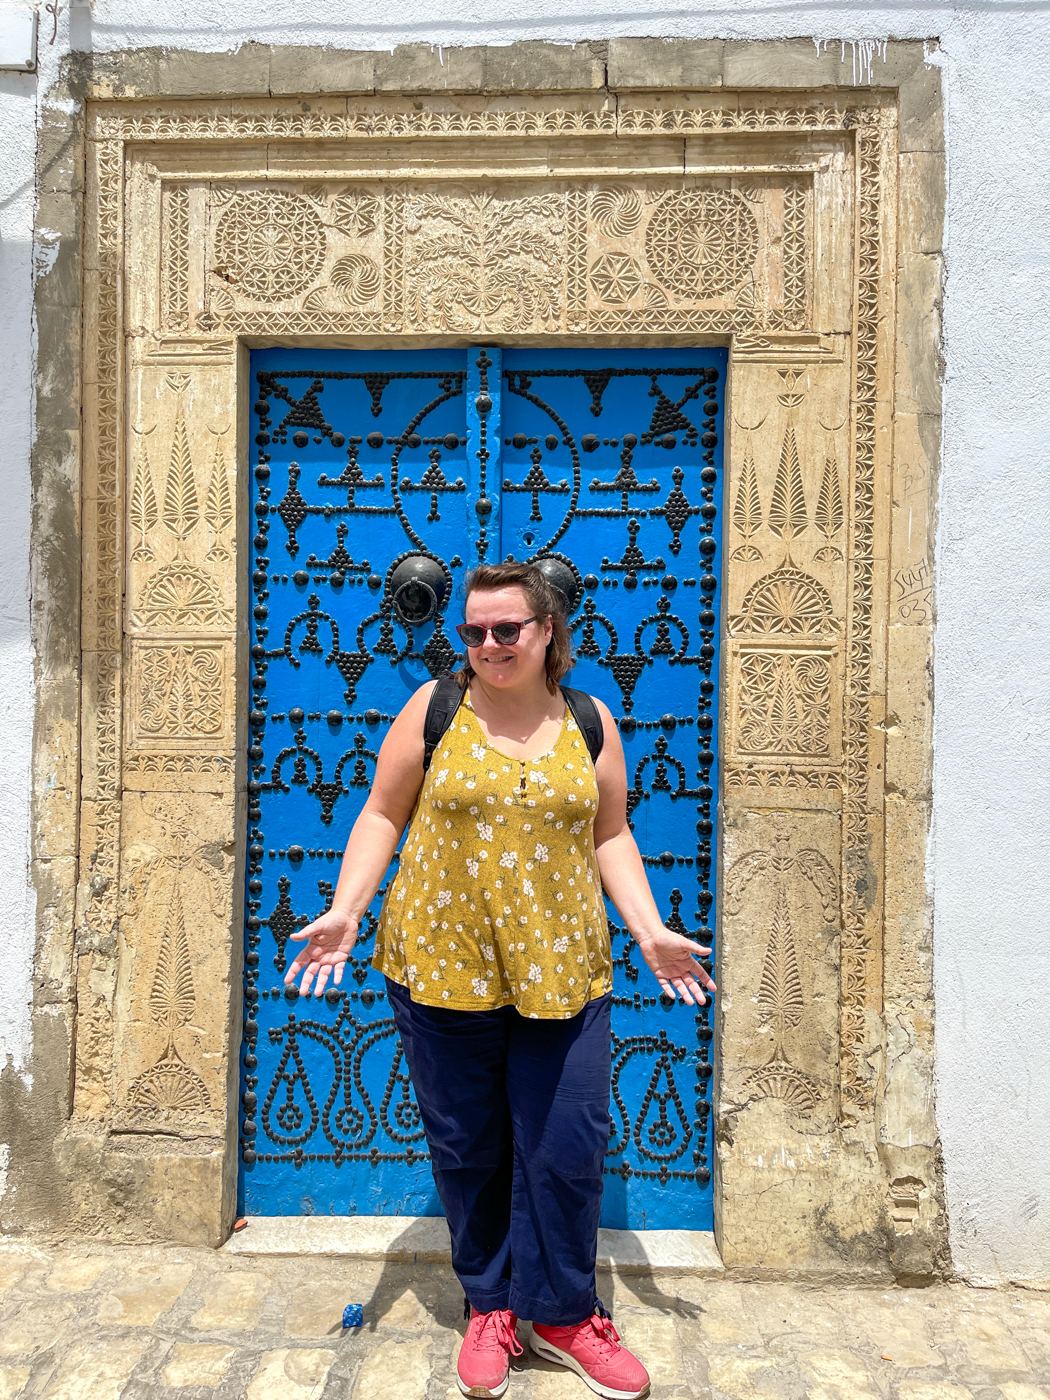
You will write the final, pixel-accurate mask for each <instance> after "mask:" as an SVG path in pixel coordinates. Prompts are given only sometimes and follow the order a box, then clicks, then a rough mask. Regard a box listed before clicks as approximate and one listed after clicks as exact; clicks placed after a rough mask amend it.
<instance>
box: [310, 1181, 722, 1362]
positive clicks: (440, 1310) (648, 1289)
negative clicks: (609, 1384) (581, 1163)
mask: <svg viewBox="0 0 1050 1400" xmlns="http://www.w3.org/2000/svg"><path fill="white" fill-rule="evenodd" d="M623 1190H624V1183H623V1181H622V1178H620V1177H619V1176H618V1175H610V1176H608V1177H606V1183H605V1202H604V1209H603V1215H604V1216H605V1218H606V1219H610V1218H611V1219H617V1218H620V1219H622V1218H623V1212H622V1211H621V1209H620V1207H621V1206H622V1205H624V1204H625V1202H624V1200H623ZM428 1206H430V1207H431V1208H433V1209H439V1208H440V1207H439V1206H438V1202H437V1198H436V1196H435V1197H434V1199H433V1201H432V1202H428ZM381 1218H382V1217H380V1219H381ZM392 1224H393V1219H391V1225H392ZM376 1247H377V1249H378V1248H381V1249H382V1268H381V1271H380V1274H379V1277H378V1278H377V1279H376V1281H375V1284H374V1286H373V1288H372V1292H371V1295H370V1297H368V1298H362V1299H360V1300H359V1301H360V1302H361V1303H362V1304H363V1323H362V1329H363V1330H364V1331H365V1332H367V1333H375V1332H376V1331H378V1330H380V1329H382V1330H384V1331H386V1330H388V1329H396V1328H398V1327H402V1326H403V1327H405V1328H411V1329H413V1330H416V1329H419V1328H420V1327H421V1326H425V1325H426V1323H425V1321H424V1319H429V1320H431V1321H432V1322H433V1323H436V1324H437V1325H438V1326H439V1327H441V1328H448V1329H450V1330H454V1331H456V1332H458V1333H459V1335H460V1336H461V1337H462V1335H463V1334H464V1333H465V1331H466V1320H465V1317H464V1297H463V1290H462V1288H461V1286H460V1284H459V1281H458V1279H457V1278H456V1276H455V1274H454V1272H453V1270H452V1261H451V1254H450V1247H449V1234H448V1227H447V1225H446V1224H445V1220H444V1217H443V1216H441V1215H425V1216H414V1217H412V1218H410V1219H407V1220H405V1223H404V1227H403V1228H402V1229H400V1230H398V1231H397V1232H396V1233H393V1234H390V1235H386V1233H385V1231H384V1238H383V1239H382V1241H381V1242H380V1241H378V1240H377V1242H376ZM672 1279H673V1276H672ZM672 1279H669V1278H668V1277H667V1275H666V1274H665V1273H664V1271H663V1270H656V1269H654V1268H653V1267H652V1265H651V1264H649V1263H648V1261H647V1259H646V1255H645V1248H644V1235H643V1236H641V1237H640V1236H639V1235H638V1234H637V1233H635V1232H633V1231H624V1230H609V1229H601V1230H599V1235H598V1280H597V1281H598V1295H599V1297H600V1298H601V1300H602V1302H603V1304H604V1305H605V1307H606V1308H607V1310H608V1311H609V1312H610V1313H611V1314H612V1315H613V1319H614V1321H615V1317H616V1303H617V1301H618V1302H620V1303H624V1302H625V1297H624V1295H625V1294H626V1295H628V1297H629V1298H630V1302H629V1303H628V1304H627V1305H628V1306H632V1307H633V1306H641V1307H645V1308H651V1309H654V1310H656V1311H658V1312H660V1313H662V1314H665V1315H667V1316H674V1317H679V1318H694V1319H695V1318H697V1317H699V1315H700V1312H701V1308H700V1306H699V1305H698V1304H696V1303H694V1302H690V1301H688V1300H686V1299H684V1298H681V1297H679V1296H678V1295H677V1294H676V1293H673V1292H667V1291H665V1288H664V1286H663V1285H664V1284H665V1283H668V1282H672ZM672 1286H673V1284H672ZM339 1330H340V1329H339V1328H338V1327H337V1328H334V1329H333V1331H335V1332H338V1331H339ZM526 1333H527V1327H526V1326H525V1325H524V1324H522V1325H520V1326H519V1336H520V1337H521V1338H522V1340H523V1341H524V1340H525V1336H526ZM526 1363H527V1364H528V1365H530V1366H539V1367H540V1368H541V1369H544V1370H551V1371H556V1370H558V1369H559V1368H558V1367H554V1366H551V1365H550V1364H549V1363H547V1362H541V1361H540V1360H539V1358H538V1357H536V1356H530V1355H529V1353H528V1352H527V1351H526V1353H525V1354H524V1355H523V1356H522V1357H521V1358H520V1360H519V1361H518V1363H517V1364H518V1365H519V1366H520V1365H524V1364H526Z"/></svg>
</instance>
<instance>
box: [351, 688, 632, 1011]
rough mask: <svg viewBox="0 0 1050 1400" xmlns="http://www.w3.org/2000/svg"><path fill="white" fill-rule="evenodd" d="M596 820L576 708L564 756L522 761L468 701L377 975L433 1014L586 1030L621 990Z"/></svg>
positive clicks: (418, 821) (416, 818)
mask: <svg viewBox="0 0 1050 1400" xmlns="http://www.w3.org/2000/svg"><path fill="white" fill-rule="evenodd" d="M597 810H598V783H597V779H596V778H595V774H594V764H593V763H592V762H591V756H590V754H589V753H588V752H587V745H586V743H585V742H584V738H583V735H582V734H581V733H580V730H579V728H578V727H577V725H576V721H575V720H574V719H573V717H572V713H571V712H570V711H569V710H568V708H566V711H565V718H564V720H563V722H562V727H561V732H560V733H559V735H558V738H557V741H556V742H555V745H554V747H553V748H552V749H551V750H550V751H549V752H548V753H546V754H544V755H543V756H542V757H541V758H537V759H533V760H526V761H523V760H521V759H517V758H508V757H507V755H506V754H502V753H500V751H499V750H498V749H497V748H494V747H493V746H492V744H490V743H489V741H488V740H487V739H486V738H485V735H484V734H483V732H482V729H481V726H480V725H479V723H478V720H477V716H476V715H475V714H474V710H473V707H472V706H471V703H470V697H469V695H467V696H465V697H464V699H463V703H462V705H461V706H460V708H459V710H458V712H457V714H456V717H455V719H454V720H453V721H452V724H451V726H450V727H449V729H448V730H447V732H446V733H445V735H444V737H443V738H442V740H441V742H440V743H439V745H438V747H437V749H436V750H435V752H434V757H433V759H432V761H431V764H430V769H429V771H428V773H427V776H426V778H425V779H424V782H423V786H422V788H421V789H420V793H419V800H418V802H417V803H416V810H415V812H414V813H413V814H412V820H411V823H410V824H409V828H408V834H407V836H406V837H405V842H404V846H403V847H402V850H401V861H400V864H399V866H398V870H397V873H396V875H395V876H394V878H393V879H392V880H391V882H390V885H389V887H388V889H387V893H386V898H385V899H384V901H383V909H382V913H381V914H380V917H379V927H378V930H377V932H376V949H375V955H374V957H373V959H372V965H373V967H375V968H378V969H379V971H381V972H383V973H385V975H386V976H387V977H389V978H391V979H392V980H393V981H395V982H398V983H399V984H400V985H401V986H402V987H406V988H407V989H408V991H409V993H410V995H411V997H412V999H413V1001H418V1002H422V1003H423V1004H424V1005H426V1006H447V1007H449V1008H451V1009H453V1010H456V1011H485V1010H491V1009H492V1008H494V1007H499V1006H515V1007H517V1009H518V1011H519V1012H520V1013H521V1015H523V1016H529V1017H534V1018H545V1019H552V1020H555V1019H567V1018H568V1017H570V1016H575V1015H576V1014H577V1012H579V1011H580V1010H581V1009H582V1007H583V1006H584V1004H585V1003H586V1002H588V1001H591V1000H593V999H594V998H595V997H599V996H603V995H604V994H605V993H606V992H608V991H610V990H611V988H612V964H611V955H610V950H609V927H608V923H607V921H606V917H605V905H604V903H603V901H602V889H601V879H600V877H599V874H598V861H597V858H596V856H595V851H594V818H595V814H596V812H597Z"/></svg>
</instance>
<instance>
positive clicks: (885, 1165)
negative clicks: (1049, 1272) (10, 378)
mask: <svg viewBox="0 0 1050 1400" xmlns="http://www.w3.org/2000/svg"><path fill="white" fill-rule="evenodd" d="M898 135H899V129H898V104H897V97H896V94H895V92H893V91H889V90H887V91H880V90H876V89H866V90H862V91H854V92H850V91H845V90H838V91H824V92H806V91H802V90H794V91H791V92H787V93H785V92H782V91H780V92H777V91H755V90H747V89H739V90H735V89H727V88H719V89H715V90H710V91H703V92H686V91H666V90H665V91H660V92H653V91H651V90H647V91H638V92H632V91H622V92H618V93H616V94H611V93H610V92H608V91H607V90H597V91H588V92H564V93H559V94H557V95H556V96H541V95H538V94H526V95H520V96H505V97H480V96H449V95H447V94H442V95H440V96H418V95H413V96H412V97H410V98H408V97H401V96H389V97H374V98H363V99H360V100H358V99H347V98H335V97H332V98H328V97H321V98H312V99H310V100H309V101H308V102H305V101H301V100H298V99H296V100H292V99H277V98H274V99H253V100H238V101H236V102H234V101H225V100H223V101H208V102H203V101H202V102H179V103H175V102H170V101H148V102H143V101H137V102H120V101H99V102H97V103H94V104H92V105H91V106H90V108H89V114H88V143H87V144H88V163H87V177H88V184H87V211H88V216H87V227H86V258H85V303H86V316H85V326H86V333H85V345H84V419H85V435H84V444H85V448H84V478H83V481H84V485H83V538H84V554H83V558H84V574H83V599H84V607H83V707H82V715H83V734H82V742H83V754H84V764H83V788H82V794H81V797H82V802H81V843H80V845H81V862H80V886H79V891H78V910H79V915H78V918H79V929H80V932H79V948H80V956H79V960H78V973H77V1014H78V1032H77V1038H76V1044H77V1063H76V1076H75V1085H76V1092H75V1101H74V1108H73V1121H72V1124H71V1131H72V1135H73V1137H74V1138H76V1136H77V1134H80V1138H81V1139H82V1140H83V1141H85V1142H86V1141H87V1140H88V1139H89V1138H91V1137H92V1135H94V1136H95V1137H96V1138H97V1137H98V1135H99V1134H103V1135H119V1136H120V1137H121V1138H122V1140H126V1141H135V1140H136V1135H137V1140H139V1141H142V1142H145V1141H147V1140H149V1141H150V1142H152V1144H154V1146H153V1148H152V1149H151V1152H147V1153H144V1154H142V1165H141V1167H140V1168H139V1169H138V1170H139V1177H138V1178H137V1179H138V1180H139V1181H140V1183H141V1186H140V1189H141V1191H142V1192H143V1196H144V1200H143V1203H142V1204H141V1206H139V1207H137V1211H138V1213H139V1214H140V1215H141V1216H142V1218H143V1219H144V1220H147V1221H148V1223H147V1224H146V1225H145V1226H144V1227H143V1228H144V1229H145V1230H147V1231H152V1232H153V1233H156V1234H160V1235H162V1236H166V1237H168V1238H181V1239H199V1238H206V1239H210V1240H212V1241H217V1240H219V1239H220V1238H222V1237H223V1236H224V1234H225V1233H226V1231H227V1229H228V1227H229V1224H230V1221H231V1219H232V1213H233V1210H234V1204H235V1192H234V1184H235V1179H236V1149H237V1141H236V1117H235V1095H236V1090H237V1066H236V1059H237V1046H238V1043H239V1023H240V1019H241V1012H242V1008H241V1006H240V1004H239V997H240V992H239V990H238V989H239V987H240V968H239V960H240V957H241V935H240V929H241V889H242V882H243V859H244V853H243V851H242V850H240V849H239V848H238V841H239V833H241V832H243V831H244V830H245V829H246V823H245V819H244V813H245V790H246V781H247V773H246V760H245V756H244V755H245V749H246V709H247V706H246V704H245V697H246V695H247V685H248V674H247V664H246V662H247V656H246V638H247V631H246V609H247V607H248V597H247V593H246V588H245V586H244V580H243V579H242V573H243V569H242V567H241V563H240V562H239V561H241V560H242V559H243V558H244V550H245V545H246V541H247V537H248V532H249V530H250V528H251V526H250V522H249V521H248V520H247V519H246V500H247V493H246V490H245V486H244V483H245V480H246V472H247V457H246V447H247V442H246V434H247V425H248V416H247V406H248V404H249V403H250V392H251V389H250V385H249V384H248V383H247V382H246V360H247V356H246V349H245V347H246V345H247V344H258V343H262V342H265V341H269V340H281V341H283V342H286V343H289V344H298V345H302V344H342V345H361V346H364V345H375V346H387V347H389V346H410V345H423V344H436V343H443V344H449V343H455V344H467V343H470V342H474V343H476V342H477V341H478V340H479V338H480V339H482V340H484V339H485V338H486V337H489V338H492V339H493V340H499V341H502V342H503V343H520V344H528V343H546V344H554V343H561V344H573V343H579V341H580V340H581V338H583V337H586V343H588V344H591V345H594V344H599V345H600V344H605V345H609V346H613V345H625V344H635V345H639V344H641V345H644V344H690V343H692V344H702V343H711V342H712V341H716V342H720V343H725V342H727V341H728V342H729V343H730V345H731V359H730V384H729V400H728V402H729V409H728V411H727V425H728V424H729V422H730V421H731V424H732V426H731V428H730V429H729V433H730V441H729V444H728V447H729V457H728V458H727V460H729V461H730V463H731V465H730V470H729V480H728V489H727V496H726V500H725V508H726V519H727V525H726V550H725V552H726V575H725V581H724V592H725V606H724V615H725V616H727V618H728V628H727V642H728V647H727V653H726V663H727V669H726V679H727V696H728V700H727V703H726V706H725V709H724V713H723V716H722V728H723V742H724V744H725V748H724V750H723V752H724V753H725V754H726V755H727V758H726V765H725V777H724V791H723V793H722V802H723V813H722V849H721V862H722V871H723V874H722V881H721V882H720V883H721V885H722V888H723V889H724V891H725V894H724V897H723V899H724V904H723V908H722V910H721V911H720V912H721V952H720V960H721V963H720V969H719V971H720V985H721V995H720V998H719V1001H718V1022H717V1024H718V1042H719V1045H718V1068H717V1078H718V1083H717V1087H716V1095H715V1105H716V1107H715V1114H716V1135H717V1151H718V1157H717V1162H718V1168H717V1170H718V1173H719V1191H718V1193H717V1194H718V1199H717V1203H716V1219H717V1229H718V1235H719V1243H720V1246H721V1248H722V1250H723V1255H724V1257H725V1258H726V1260H727V1262H730V1263H735V1264H740V1265H742V1266H746V1267H749V1268H762V1267H767V1268H771V1269H779V1268H783V1267H792V1266H795V1265H797V1266H799V1267H810V1268H813V1267H822V1268H823V1267H827V1268H851V1269H852V1268H861V1269H869V1270H876V1271H877V1270H878V1269H883V1270H884V1269H885V1268H886V1260H887V1258H889V1257H891V1256H892V1255H893V1251H894V1249H895V1248H897V1245H896V1244H895V1243H894V1238H893V1230H894V1227H893V1225H892V1224H891V1219H896V1217H895V1216H893V1210H894V1209H895V1208H897V1207H896V1206H895V1205H894V1203H895V1202H898V1198H900V1197H901V1196H902V1194H903V1195H904V1196H907V1199H908V1202H911V1201H912V1197H914V1210H912V1209H911V1206H910V1205H909V1206H908V1207H907V1210H906V1212H905V1213H906V1214H908V1211H910V1215H908V1221H909V1223H908V1230H910V1229H911V1222H912V1221H913V1220H914V1219H915V1218H916V1217H917V1216H918V1215H920V1214H922V1213H923V1212H925V1214H924V1215H923V1220H927V1219H933V1217H934V1216H935V1215H936V1212H937V1204H936V1199H935V1197H936V1191H935V1190H934V1188H933V1183H934V1181H935V1169H934V1167H933V1166H932V1165H931V1164H930V1162H929V1161H925V1159H924V1161H925V1165H923V1166H922V1169H921V1170H920V1169H918V1168H915V1169H914V1174H913V1175H912V1176H908V1173H907V1172H905V1171H904V1169H903V1168H901V1167H900V1166H899V1154H898V1156H897V1157H894V1156H893V1152H888V1151H886V1150H884V1146H883V1145H882V1137H883V1136H884V1134H883V1133H882V1128H881V1126H880V1124H881V1122H882V1118H881V1117H880V1115H881V1114H882V1108H881V1104H882V1099H883V1091H884V1069H883V1055H884V1050H885V1044H886V1026H885V1022H884V1017H883V994H884V968H883V927H884V899H885V878H884V872H885V839H884V838H885V822H884V809H885V802H884V780H885V764H886V751H885V745H886V735H887V732H888V728H889V727H890V726H891V721H890V720H888V719H887V717H886V693H887V664H886V663H887V625H888V620H889V601H890V576H889V549H890V502H891V490H890V483H891V470H892V451H893V431H892V427H893V413H894V394H895V381H894V368H895V335H896V320H895V290H896V274H897V266H898V258H897V247H896V234H897V225H898V170H899V157H900V151H899V142H898ZM472 219H473V221H474V228H475V234H476V230H477V227H478V226H479V225H481V224H483V225H484V227H485V228H486V229H487V230H489V231H490V232H489V234H488V236H489V238H490V243H489V244H488V245H487V246H486V245H485V244H484V241H483V240H482V241H479V240H478V237H477V236H473V242H472V241H471V237H472V235H470V234H469V229H470V227H471V220H472ZM457 230H458V231H457ZM507 230H512V231H513V230H517V236H516V239H515V238H510V237H508V236H505V235H507ZM501 240H502V241H501ZM501 260H502V266H503V267H504V269H505V268H506V267H507V266H509V267H510V268H511V269H512V271H513V276H512V277H511V278H510V279H509V280H508V279H506V278H504V279H503V280H502V281H501V280H500V277H499V276H498V275H495V274H498V273H499V272H500V270H501ZM894 665H896V666H897V667H898V668H899V679H898V684H900V685H903V686H904V687H907V686H909V685H913V684H915V683H917V682H919V683H921V677H922V674H923V668H924V666H925V656H924V655H922V656H920V655H919V654H918V652H915V651H914V650H913V652H912V653H908V654H905V653H904V652H902V653H901V654H900V655H899V656H898V657H897V659H896V660H895V661H894ZM923 899H924V895H918V894H917V895H916V906H917V905H918V904H921V903H922V900H923ZM909 917H910V916H909ZM902 975H904V974H902ZM894 1150H895V1149H894ZM926 1155H927V1158H928V1157H929V1155H930V1154H929V1153H928V1152H927V1154H926ZM891 1178H892V1184H891ZM906 1178H907V1180H911V1181H915V1182H917V1183H918V1184H917V1186H914V1187H911V1186H908V1187H902V1186H901V1185H900V1182H901V1181H904V1180H905V1179H906ZM770 1185H775V1186H776V1190H775V1191H773V1192H770V1193H769V1194H768V1196H767V1195H766V1193H767V1192H768V1189H769V1187H770ZM909 1192H911V1195H909V1194H908V1193H909ZM894 1193H896V1194H894ZM763 1199H764V1200H766V1202H767V1204H766V1205H764V1206H761V1207H758V1208H756V1204H755V1203H756V1201H758V1200H763ZM899 1233H901V1232H900V1231H898V1234H899ZM861 1237H863V1238H864V1239H866V1240H872V1239H877V1240H879V1241H881V1243H879V1244H877V1245H873V1246H872V1247H871V1248H870V1249H869V1250H868V1253H867V1255H864V1256H863V1257H860V1256H857V1255H856V1251H855V1248H854V1244H853V1243H851V1242H855V1241H856V1239H858V1238H861ZM843 1241H846V1242H847V1244H843ZM847 1245H849V1248H847ZM851 1250H852V1251H853V1252H852V1253H851Z"/></svg>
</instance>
